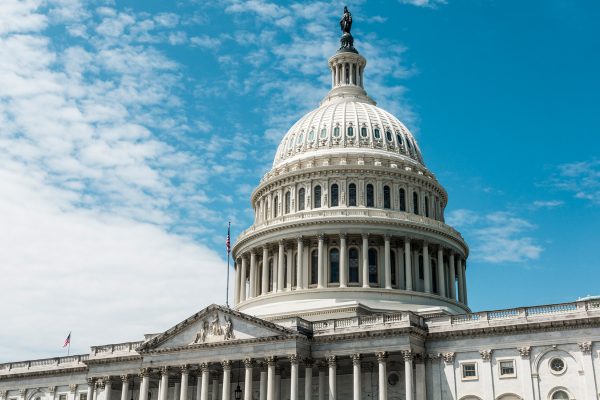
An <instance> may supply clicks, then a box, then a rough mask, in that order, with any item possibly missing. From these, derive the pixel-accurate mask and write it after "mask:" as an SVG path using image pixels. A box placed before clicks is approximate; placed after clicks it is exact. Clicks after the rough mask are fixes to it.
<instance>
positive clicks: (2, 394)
mask: <svg viewBox="0 0 600 400" xmlns="http://www.w3.org/2000/svg"><path fill="white" fill-rule="evenodd" d="M50 388H54V386H49V387H48V389H50ZM50 393H54V390H51V391H50ZM5 398H6V390H4V389H2V390H0V399H5Z"/></svg>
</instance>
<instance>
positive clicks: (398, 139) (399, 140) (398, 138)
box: [396, 133, 402, 146]
mask: <svg viewBox="0 0 600 400" xmlns="http://www.w3.org/2000/svg"><path fill="white" fill-rule="evenodd" d="M396 141H397V142H398V146H402V136H400V134H399V133H397V134H396Z"/></svg>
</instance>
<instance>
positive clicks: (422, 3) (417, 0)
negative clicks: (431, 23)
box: [399, 0, 448, 8]
mask: <svg viewBox="0 0 600 400" xmlns="http://www.w3.org/2000/svg"><path fill="white" fill-rule="evenodd" d="M399 1H400V3H402V4H410V5H413V6H417V7H428V8H436V7H438V6H441V5H444V4H448V2H447V1H446V0H399Z"/></svg>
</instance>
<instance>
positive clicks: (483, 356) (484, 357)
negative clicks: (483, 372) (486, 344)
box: [479, 349, 492, 361]
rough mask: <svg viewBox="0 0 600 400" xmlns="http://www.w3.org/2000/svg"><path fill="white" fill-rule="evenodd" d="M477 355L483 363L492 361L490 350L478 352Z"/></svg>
mask: <svg viewBox="0 0 600 400" xmlns="http://www.w3.org/2000/svg"><path fill="white" fill-rule="evenodd" d="M479 355H480V356H481V359H482V360H483V361H490V360H491V359H492V350H490V349H486V350H479Z"/></svg>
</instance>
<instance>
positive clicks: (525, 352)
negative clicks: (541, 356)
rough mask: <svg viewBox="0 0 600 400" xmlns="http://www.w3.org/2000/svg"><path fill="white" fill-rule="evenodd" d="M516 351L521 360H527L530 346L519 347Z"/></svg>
mask: <svg viewBox="0 0 600 400" xmlns="http://www.w3.org/2000/svg"><path fill="white" fill-rule="evenodd" d="M517 350H519V354H520V355H521V358H529V352H530V351H531V346H523V347H519V348H518V349H517Z"/></svg>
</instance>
